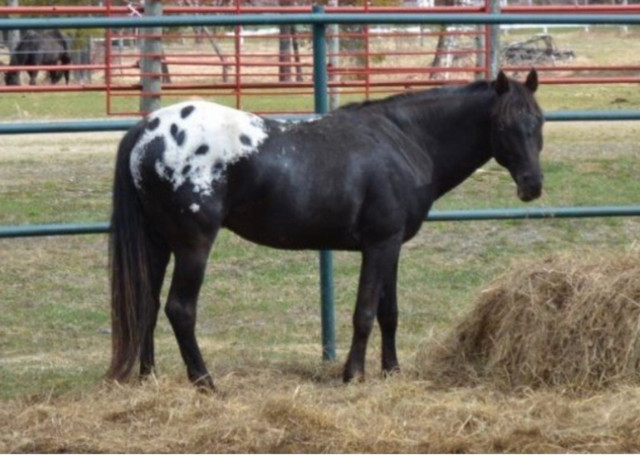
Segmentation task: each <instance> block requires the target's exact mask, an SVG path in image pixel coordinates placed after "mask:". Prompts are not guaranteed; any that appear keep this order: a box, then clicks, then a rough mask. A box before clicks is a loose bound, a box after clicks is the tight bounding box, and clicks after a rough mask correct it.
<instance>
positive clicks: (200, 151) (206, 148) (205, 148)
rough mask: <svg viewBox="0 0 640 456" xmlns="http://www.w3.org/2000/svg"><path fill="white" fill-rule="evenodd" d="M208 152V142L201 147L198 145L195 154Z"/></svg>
mask: <svg viewBox="0 0 640 456" xmlns="http://www.w3.org/2000/svg"><path fill="white" fill-rule="evenodd" d="M207 152H209V146H207V145H206V144H203V145H201V146H200V147H198V148H197V149H196V152H195V154H196V155H204V154H206V153H207Z"/></svg>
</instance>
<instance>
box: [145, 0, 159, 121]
mask: <svg viewBox="0 0 640 456" xmlns="http://www.w3.org/2000/svg"><path fill="white" fill-rule="evenodd" d="M144 14H145V16H162V1H159V0H147V1H146V2H145V5H144ZM143 33H144V34H145V36H144V38H143V39H142V45H141V49H142V58H141V59H140V73H141V75H142V76H141V78H140V79H141V80H140V84H141V85H142V93H141V94H140V111H141V112H142V113H148V112H151V111H155V110H156V109H158V108H159V107H160V95H161V92H162V27H150V28H148V29H143Z"/></svg>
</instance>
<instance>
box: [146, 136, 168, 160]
mask: <svg viewBox="0 0 640 456" xmlns="http://www.w3.org/2000/svg"><path fill="white" fill-rule="evenodd" d="M166 148H167V145H166V143H165V142H164V138H163V137H162V136H156V137H155V138H153V139H152V140H151V141H149V142H148V143H147V144H146V146H144V151H145V155H146V156H149V157H151V158H152V159H154V160H156V159H159V158H161V157H162V155H163V154H164V151H165V149H166Z"/></svg>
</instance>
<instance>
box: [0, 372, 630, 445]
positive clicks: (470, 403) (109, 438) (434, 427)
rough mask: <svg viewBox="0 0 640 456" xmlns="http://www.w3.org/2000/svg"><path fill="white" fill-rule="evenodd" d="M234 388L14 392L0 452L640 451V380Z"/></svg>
mask: <svg viewBox="0 0 640 456" xmlns="http://www.w3.org/2000/svg"><path fill="white" fill-rule="evenodd" d="M219 385H220V386H221V388H222V389H223V390H224V391H225V394H224V395H223V396H219V395H214V396H209V395H204V394H202V393H198V392H196V391H195V390H194V389H193V388H190V387H189V386H188V385H186V384H185V383H184V381H182V379H179V380H172V379H164V380H162V381H160V382H149V383H146V384H144V385H141V386H140V385H138V386H123V387H120V386H117V387H108V386H106V385H101V386H98V387H96V388H95V390H93V391H90V392H85V393H82V394H81V395H77V396H68V397H57V398H37V399H33V400H29V399H22V400H16V401H11V402H9V403H7V404H5V406H4V407H3V409H2V410H1V411H0V428H1V429H3V432H2V433H0V451H2V452H38V453H55V452H73V453H94V452H109V453H142V452H145V453H146V452H151V453H165V452H168V453H176V452H177V453H202V452H207V453H217V452H222V453H253V452H260V453H272V452H274V453H293V452H295V453H325V452H339V453H351V452H357V453H369V452H374V453H391V452H400V453H415V452H418V453H426V452H429V453H440V452H443V453H459V452H481V453H495V452H533V453H547V452H555V453H559V452H596V453H608V452H614V453H622V452H637V451H638V450H640V435H639V434H638V429H639V428H640V389H639V388H630V387H621V388H618V389H616V390H614V391H609V392H603V393H600V394H598V395H593V396H588V397H584V398H570V397H567V396H563V395H561V394H558V393H557V392H554V391H537V392H527V393H522V394H505V393H501V392H497V391H496V390H493V389H491V388H489V387H482V386H480V387H475V388H451V389H434V388H432V387H431V386H430V385H429V383H428V382H424V381H420V380H418V379H416V378H410V376H398V377H394V378H391V379H388V380H386V381H383V380H378V381H370V382H368V383H366V384H359V385H350V386H347V387H338V386H337V385H336V384H335V381H334V380H330V379H329V380H328V379H327V378H326V376H324V375H322V376H320V377H319V378H315V380H311V381H310V379H308V378H306V375H305V373H303V374H302V378H301V376H300V373H299V372H296V371H295V370H291V369H288V368H286V367H285V368H283V369H282V370H279V371H278V370H269V371H267V370H262V371H260V370H257V371H252V372H251V373H250V374H249V373H247V372H238V371H235V372H228V373H227V374H226V375H224V376H222V377H221V378H220V379H219Z"/></svg>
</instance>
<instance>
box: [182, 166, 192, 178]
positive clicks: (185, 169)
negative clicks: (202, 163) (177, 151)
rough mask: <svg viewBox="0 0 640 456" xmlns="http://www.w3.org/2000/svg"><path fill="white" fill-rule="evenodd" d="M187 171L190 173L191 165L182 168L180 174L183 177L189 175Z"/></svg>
mask: <svg viewBox="0 0 640 456" xmlns="http://www.w3.org/2000/svg"><path fill="white" fill-rule="evenodd" d="M189 171H191V165H187V166H185V167H184V168H182V174H183V175H185V176H186V175H187V174H189Z"/></svg>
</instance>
